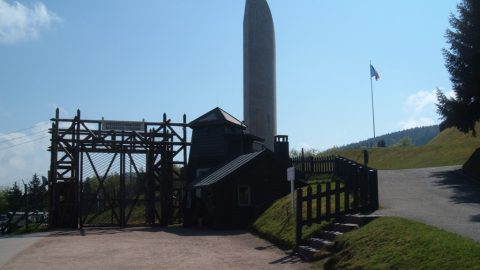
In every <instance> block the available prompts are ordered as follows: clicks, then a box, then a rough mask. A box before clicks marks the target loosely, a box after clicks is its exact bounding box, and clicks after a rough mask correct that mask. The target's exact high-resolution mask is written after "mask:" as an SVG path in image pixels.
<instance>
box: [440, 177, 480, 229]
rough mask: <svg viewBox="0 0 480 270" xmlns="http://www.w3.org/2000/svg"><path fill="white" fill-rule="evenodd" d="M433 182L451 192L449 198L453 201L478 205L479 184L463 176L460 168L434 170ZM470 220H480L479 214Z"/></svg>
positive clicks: (479, 196)
mask: <svg viewBox="0 0 480 270" xmlns="http://www.w3.org/2000/svg"><path fill="white" fill-rule="evenodd" d="M431 177H434V178H436V180H435V181H434V184H435V185H437V186H440V187H442V188H445V189H449V190H451V191H452V192H453V194H452V196H450V200H451V201H452V202H454V203H468V204H478V205H480V184H479V183H478V182H475V181H473V180H472V179H470V178H468V177H467V176H465V174H464V173H463V171H462V169H457V170H451V171H442V172H434V173H432V174H431ZM470 221H473V222H480V214H479V215H473V216H471V217H470Z"/></svg>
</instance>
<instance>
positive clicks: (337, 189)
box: [335, 179, 340, 217]
mask: <svg viewBox="0 0 480 270" xmlns="http://www.w3.org/2000/svg"><path fill="white" fill-rule="evenodd" d="M339 214H340V181H339V179H336V180H335V217H338V215H339Z"/></svg>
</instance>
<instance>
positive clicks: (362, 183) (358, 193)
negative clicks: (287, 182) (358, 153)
mask: <svg viewBox="0 0 480 270" xmlns="http://www.w3.org/2000/svg"><path fill="white" fill-rule="evenodd" d="M332 171H333V177H332V182H325V183H316V184H314V185H309V186H307V188H306V194H305V195H304V192H303V189H302V188H299V189H297V190H296V193H297V194H296V236H295V239H296V243H297V244H299V243H300V242H301V240H302V227H303V226H310V225H312V224H313V223H321V222H322V221H328V220H330V219H331V218H335V217H338V216H340V215H343V214H347V213H354V212H359V211H360V212H366V211H373V210H376V209H378V173H377V170H375V169H372V168H369V167H365V166H364V165H361V164H359V163H357V162H355V161H352V160H348V159H346V158H343V157H338V156H337V157H335V158H334V167H333V170H332Z"/></svg>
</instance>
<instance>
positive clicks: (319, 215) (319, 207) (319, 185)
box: [316, 183, 322, 223]
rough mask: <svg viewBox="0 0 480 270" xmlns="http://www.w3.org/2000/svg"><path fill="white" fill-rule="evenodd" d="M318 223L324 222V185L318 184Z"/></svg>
mask: <svg viewBox="0 0 480 270" xmlns="http://www.w3.org/2000/svg"><path fill="white" fill-rule="evenodd" d="M316 199H317V222H318V223H320V222H322V184H321V183H318V184H317V195H316Z"/></svg>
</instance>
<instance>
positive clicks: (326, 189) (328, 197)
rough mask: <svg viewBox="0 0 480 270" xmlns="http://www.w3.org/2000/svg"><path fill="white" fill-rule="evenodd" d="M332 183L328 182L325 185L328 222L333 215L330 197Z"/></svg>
mask: <svg viewBox="0 0 480 270" xmlns="http://www.w3.org/2000/svg"><path fill="white" fill-rule="evenodd" d="M330 185H331V183H330V182H327V183H326V184H325V208H326V209H325V210H326V211H325V217H326V219H327V221H328V220H330V213H331V199H330V198H331V196H330V191H331V190H330V189H331V186H330Z"/></svg>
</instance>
